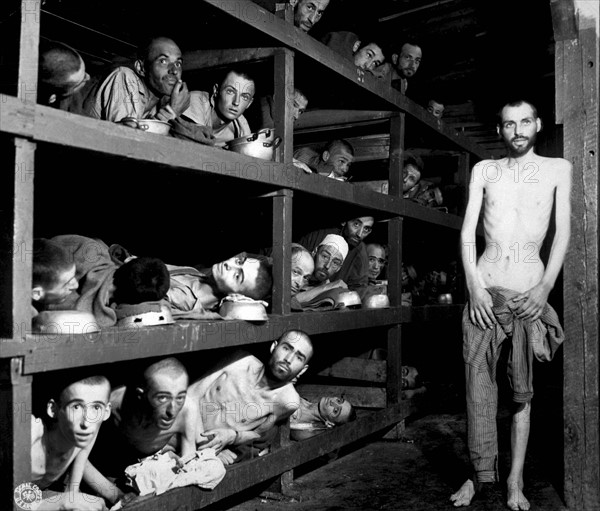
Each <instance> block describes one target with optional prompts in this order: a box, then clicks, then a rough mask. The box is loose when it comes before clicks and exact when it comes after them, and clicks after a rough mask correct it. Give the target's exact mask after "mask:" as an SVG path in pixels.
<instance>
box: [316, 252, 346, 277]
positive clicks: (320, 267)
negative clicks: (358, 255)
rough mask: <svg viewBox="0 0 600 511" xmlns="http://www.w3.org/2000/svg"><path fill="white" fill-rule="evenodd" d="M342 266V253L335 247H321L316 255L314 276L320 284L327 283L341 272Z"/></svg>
mask: <svg viewBox="0 0 600 511" xmlns="http://www.w3.org/2000/svg"><path fill="white" fill-rule="evenodd" d="M342 264H344V258H343V257H342V253H341V252H340V251H339V250H338V249H337V248H336V247H335V246H334V245H321V246H320V247H319V248H317V253H316V255H315V270H314V272H313V276H314V278H315V279H316V280H318V281H319V282H325V281H326V280H327V279H330V278H331V277H333V276H334V275H335V274H336V273H337V272H338V271H340V268H341V267H342Z"/></svg>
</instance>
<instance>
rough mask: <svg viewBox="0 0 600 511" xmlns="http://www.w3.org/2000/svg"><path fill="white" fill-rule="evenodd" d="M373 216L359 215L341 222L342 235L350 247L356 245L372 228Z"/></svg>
mask: <svg viewBox="0 0 600 511" xmlns="http://www.w3.org/2000/svg"><path fill="white" fill-rule="evenodd" d="M374 223H375V218H374V217H372V216H361V217H358V218H353V219H352V220H348V221H347V222H342V236H343V237H344V239H345V240H346V241H347V242H348V245H349V246H350V247H356V246H358V245H360V243H361V242H362V241H363V240H364V239H365V238H366V237H367V236H368V235H369V234H371V231H372V230H373V224H374Z"/></svg>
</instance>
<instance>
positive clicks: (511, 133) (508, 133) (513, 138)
mask: <svg viewBox="0 0 600 511" xmlns="http://www.w3.org/2000/svg"><path fill="white" fill-rule="evenodd" d="M541 129H542V124H541V121H540V119H539V118H535V117H534V113H533V109H532V108H531V105H528V104H527V103H523V104H521V105H519V106H505V107H504V108H503V109H502V123H501V124H500V126H499V128H498V133H499V134H500V136H501V137H502V140H504V143H505V144H506V147H507V148H508V151H509V153H510V155H511V156H513V157H518V156H521V155H523V154H526V153H527V152H528V151H529V150H530V149H531V148H532V147H533V146H534V145H535V141H536V139H537V134H538V132H539V131H540V130H541Z"/></svg>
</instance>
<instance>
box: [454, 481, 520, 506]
mask: <svg viewBox="0 0 600 511" xmlns="http://www.w3.org/2000/svg"><path fill="white" fill-rule="evenodd" d="M474 495H475V485H474V484H473V481H471V480H470V479H467V480H466V481H465V482H464V484H463V485H462V486H461V487H460V489H459V490H458V491H457V492H456V493H453V494H452V495H450V500H451V501H452V502H453V503H454V507H463V506H468V505H470V504H471V500H472V499H473V496H474ZM517 509H518V508H517ZM527 509H529V508H527Z"/></svg>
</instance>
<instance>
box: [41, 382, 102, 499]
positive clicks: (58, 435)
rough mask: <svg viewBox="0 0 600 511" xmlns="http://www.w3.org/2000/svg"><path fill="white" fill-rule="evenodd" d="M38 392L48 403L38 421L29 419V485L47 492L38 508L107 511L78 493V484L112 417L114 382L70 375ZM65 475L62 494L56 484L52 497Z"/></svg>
mask: <svg viewBox="0 0 600 511" xmlns="http://www.w3.org/2000/svg"><path fill="white" fill-rule="evenodd" d="M48 389H50V390H49V392H48ZM40 391H41V393H42V394H44V395H47V397H48V399H47V401H46V402H44V403H40V404H42V405H43V406H44V408H45V409H44V410H43V411H42V410H41V409H40V411H39V413H36V415H38V417H37V418H36V417H35V416H34V415H32V416H31V481H32V482H33V483H35V484H36V485H37V486H38V488H40V489H41V490H46V489H48V488H49V491H48V492H44V493H43V494H42V497H43V500H42V501H41V502H40V504H39V506H37V507H35V509H40V510H42V509H65V510H66V509H69V510H76V511H94V510H98V511H103V510H105V509H106V506H105V505H104V501H103V500H102V499H99V498H97V497H93V496H91V495H88V494H85V493H81V492H80V483H81V480H82V476H83V471H84V468H85V465H86V462H87V459H88V456H89V454H90V451H91V450H92V448H93V447H94V443H95V442H96V439H97V435H98V432H99V430H100V426H102V423H103V422H104V421H106V420H107V419H108V417H109V415H110V412H111V410H110V403H109V394H110V383H109V382H108V380H107V379H106V378H105V377H104V376H100V375H86V376H83V375H82V374H81V373H80V372H79V371H78V372H76V373H75V374H73V372H69V376H68V377H66V378H62V377H59V378H58V381H57V377H56V376H54V377H53V378H52V382H51V384H50V385H48V384H45V385H43V388H42V387H40ZM42 401H43V400H42ZM65 474H68V478H67V479H68V482H67V483H66V485H65V487H64V490H63V484H58V483H57V484H58V486H59V487H58V488H57V489H58V491H59V493H56V494H54V492H53V491H52V486H51V485H52V483H55V482H58V481H59V480H60V479H62V478H63V476H64V475H65Z"/></svg>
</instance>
